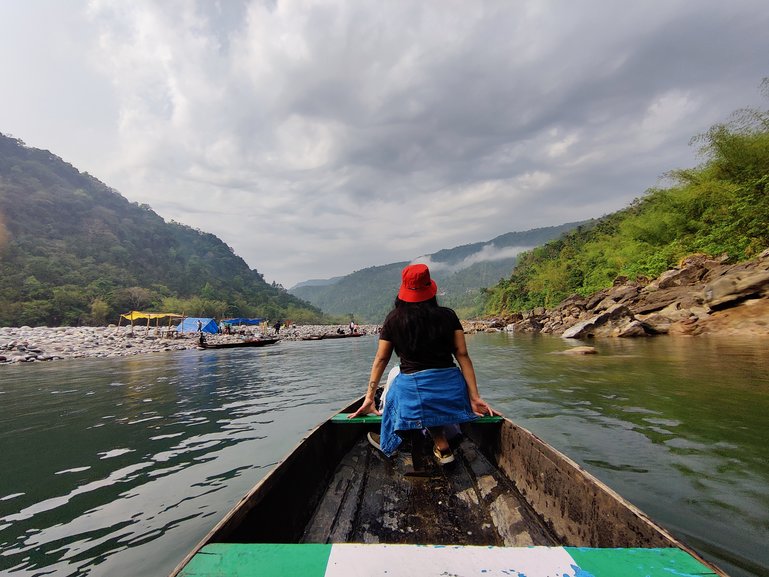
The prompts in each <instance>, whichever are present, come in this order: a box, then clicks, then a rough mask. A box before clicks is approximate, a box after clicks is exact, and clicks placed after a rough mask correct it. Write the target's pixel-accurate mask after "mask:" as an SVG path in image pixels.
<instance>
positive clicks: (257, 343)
mask: <svg viewBox="0 0 769 577" xmlns="http://www.w3.org/2000/svg"><path fill="white" fill-rule="evenodd" d="M279 340H280V339H243V340H241V341H233V342H227V343H207V342H205V341H203V342H202V343H201V344H200V346H201V348H204V349H233V348H237V347H264V346H266V345H274V344H275V343H277V342H278V341H279Z"/></svg>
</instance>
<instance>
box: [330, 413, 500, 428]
mask: <svg viewBox="0 0 769 577" xmlns="http://www.w3.org/2000/svg"><path fill="white" fill-rule="evenodd" d="M351 414H352V413H339V414H337V415H334V416H333V417H331V422H332V423H336V424H340V423H341V424H344V423H347V424H351V425H352V424H361V423H362V424H368V423H381V422H382V417H381V416H379V415H363V416H362V417H355V418H353V419H350V418H349V416H350V415H351ZM503 420H504V418H503V417H496V416H494V417H490V416H488V415H487V416H483V417H478V418H477V419H475V420H474V421H472V422H473V423H501V422H502V421H503Z"/></svg>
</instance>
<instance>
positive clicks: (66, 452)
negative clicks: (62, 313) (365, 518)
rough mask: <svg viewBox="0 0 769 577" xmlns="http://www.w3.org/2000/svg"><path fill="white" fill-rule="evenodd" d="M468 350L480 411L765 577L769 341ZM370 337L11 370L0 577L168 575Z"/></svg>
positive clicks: (357, 386)
mask: <svg viewBox="0 0 769 577" xmlns="http://www.w3.org/2000/svg"><path fill="white" fill-rule="evenodd" d="M575 344H579V343H568V342H567V341H564V340H562V339H559V338H551V337H541V336H540V337H527V336H511V335H505V334H499V333H498V334H480V335H472V336H469V337H468V347H469V350H470V353H471V355H472V357H473V361H474V363H475V366H476V370H477V372H478V375H479V383H480V388H481V393H482V395H483V396H484V398H485V399H486V400H487V401H489V402H490V403H491V404H492V405H494V406H495V407H496V408H498V409H500V410H501V411H503V412H504V413H505V415H506V416H508V417H510V418H512V419H513V420H515V421H517V422H518V423H519V424H521V425H523V426H525V427H527V428H528V429H530V430H532V431H533V432H534V433H536V434H537V435H539V436H540V437H542V438H543V439H544V440H545V441H547V442H549V443H550V444H552V445H553V446H555V447H556V448H557V449H559V450H561V451H562V452H564V453H566V454H567V455H569V456H570V457H571V458H572V459H574V460H575V461H577V462H578V463H580V464H581V465H582V466H584V467H585V468H586V469H587V470H589V471H590V472H592V473H593V474H594V475H596V476H597V477H599V478H600V479H601V480H603V481H604V482H606V483H608V484H609V485H610V486H611V487H613V488H614V489H615V490H617V491H618V492H619V493H620V494H622V495H623V496H624V497H625V498H627V499H628V500H630V501H631V502H633V503H634V504H635V505H637V506H638V507H640V508H641V509H642V510H643V511H645V512H646V513H648V514H649V515H650V516H651V517H652V518H654V519H655V520H657V521H658V522H659V523H661V524H662V525H663V526H665V527H667V528H668V529H670V530H671V531H672V532H673V533H674V534H675V535H676V536H678V537H679V538H681V539H683V540H684V541H685V542H687V543H689V544H690V545H691V546H693V547H694V548H695V549H697V550H698V551H700V552H701V553H702V554H703V555H704V556H705V557H706V558H709V559H711V560H713V561H715V562H716V563H717V564H719V565H720V566H721V567H722V568H724V569H725V570H726V571H727V572H729V573H730V574H731V575H732V576H733V577H759V576H760V577H765V576H767V575H769V547H767V545H768V544H769V419H767V416H769V341H767V340H744V341H738V340H735V339H719V340H715V339H705V338H695V339H690V338H683V339H676V338H673V337H661V338H656V339H639V340H619V339H607V340H602V341H597V342H594V343H590V344H592V345H594V346H595V347H596V348H597V349H598V350H599V354H597V355H589V356H578V357H575V356H571V355H564V354H560V353H561V352H562V351H563V350H565V349H567V348H569V347H570V346H573V345H575ZM375 348H376V339H375V338H374V337H364V338H360V339H340V340H336V341H304V342H301V341H300V342H282V343H279V344H277V345H273V346H271V347H264V348H259V349H230V350H209V351H196V350H191V351H180V352H175V353H164V354H157V355H150V356H145V357H141V358H138V357H128V358H122V359H82V360H75V361H55V362H53V363H47V364H35V365H21V366H0V573H2V574H9V575H14V576H16V575H18V576H32V575H57V576H59V575H62V576H64V575H66V576H75V575H105V576H106V575H109V576H111V577H115V576H144V577H146V576H155V575H157V576H163V575H167V574H168V573H169V572H170V571H171V570H172V569H173V567H174V566H175V565H176V564H177V562H178V561H179V560H180V559H181V558H182V557H183V556H184V555H185V554H186V553H187V552H188V551H189V550H190V549H191V548H192V547H193V546H194V545H195V543H197V541H198V540H199V539H200V538H201V537H202V536H203V535H204V534H205V533H206V532H207V531H208V530H209V529H210V528H211V527H212V526H213V525H214V524H215V523H216V522H217V521H218V520H219V519H220V518H221V517H222V516H223V515H224V514H225V513H226V511H228V510H229V509H230V508H231V507H232V506H233V504H234V503H235V502H236V501H237V500H238V499H239V498H240V497H241V496H242V495H243V494H244V493H245V492H246V491H247V490H248V489H249V488H251V487H252V486H253V485H254V484H255V483H256V482H257V481H258V480H259V479H260V478H262V477H263V476H264V475H265V474H266V473H267V472H268V471H269V470H270V468H271V467H273V466H274V465H275V464H276V463H277V462H279V461H280V460H281V459H282V457H283V456H285V455H286V454H287V453H288V452H289V451H290V450H291V449H292V448H293V447H294V446H296V445H297V443H299V442H300V440H301V439H302V437H303V436H304V435H306V434H307V432H308V431H309V430H311V429H312V428H313V427H314V426H315V425H317V424H318V423H319V422H321V421H322V420H324V419H325V418H327V417H328V416H330V415H331V414H332V413H333V412H335V411H336V410H338V409H339V408H340V407H342V406H343V405H345V404H347V403H348V402H350V401H352V400H353V399H354V398H356V397H358V396H359V395H361V394H362V393H363V392H364V389H365V384H366V381H367V377H368V370H369V367H370V363H371V360H372V358H373V354H374V350H375Z"/></svg>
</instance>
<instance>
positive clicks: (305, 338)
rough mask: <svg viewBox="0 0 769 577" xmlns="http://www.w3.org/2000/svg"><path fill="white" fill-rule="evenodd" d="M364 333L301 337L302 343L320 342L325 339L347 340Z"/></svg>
mask: <svg viewBox="0 0 769 577" xmlns="http://www.w3.org/2000/svg"><path fill="white" fill-rule="evenodd" d="M365 334H366V333H326V334H323V335H311V336H309V337H302V340H303V341H321V340H325V339H348V338H350V337H362V336H364V335H365Z"/></svg>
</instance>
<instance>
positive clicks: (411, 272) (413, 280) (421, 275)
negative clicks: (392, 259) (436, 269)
mask: <svg viewBox="0 0 769 577" xmlns="http://www.w3.org/2000/svg"><path fill="white" fill-rule="evenodd" d="M401 279H402V282H401V288H400V290H399V291H398V298H399V299H401V300H402V301H406V302H407V303H421V302H422V301H426V300H430V299H431V298H433V297H434V296H435V294H436V293H437V292H438V285H437V284H435V281H434V280H433V279H431V278H430V269H428V268H427V265H424V264H410V265H409V266H407V267H406V268H404V269H403V272H402V273H401Z"/></svg>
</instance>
